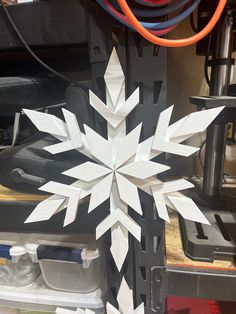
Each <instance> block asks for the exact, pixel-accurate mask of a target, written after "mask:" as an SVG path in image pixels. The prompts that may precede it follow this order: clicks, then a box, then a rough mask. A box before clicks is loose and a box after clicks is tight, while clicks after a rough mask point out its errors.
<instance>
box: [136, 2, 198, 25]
mask: <svg viewBox="0 0 236 314" xmlns="http://www.w3.org/2000/svg"><path fill="white" fill-rule="evenodd" d="M200 2H201V0H195V1H194V2H193V4H192V5H191V6H190V7H188V8H187V9H186V10H185V11H183V12H181V13H180V14H179V15H177V16H176V17H174V18H173V19H171V20H168V21H165V22H160V23H142V25H143V26H144V27H146V28H151V29H165V28H167V27H171V26H173V25H175V24H178V23H180V22H181V21H183V20H184V19H186V18H187V17H188V16H189V15H190V14H191V13H192V12H193V11H194V10H195V9H196V8H197V6H198V5H199V3H200Z"/></svg>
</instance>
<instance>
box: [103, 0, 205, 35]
mask: <svg viewBox="0 0 236 314" xmlns="http://www.w3.org/2000/svg"><path fill="white" fill-rule="evenodd" d="M97 2H98V3H99V4H100V5H101V6H102V7H103V8H104V9H105V10H106V11H107V12H109V13H110V14H111V15H112V16H113V17H115V18H116V19H118V20H119V21H120V22H121V23H123V24H125V25H126V26H129V27H131V26H130V23H129V22H128V20H127V19H126V18H125V16H124V15H123V14H121V13H119V12H118V11H117V10H116V9H115V8H114V7H113V6H112V5H111V3H110V2H109V1H108V0H97ZM200 2H201V0H194V1H193V4H192V5H191V6H189V7H188V8H187V9H186V10H185V11H183V12H181V13H180V14H179V15H177V16H176V17H175V18H173V19H171V20H168V21H165V22H159V23H148V22H142V21H140V23H141V25H142V26H143V27H145V28H148V29H152V30H153V29H158V30H164V29H168V28H170V27H172V26H175V25H177V24H178V23H179V22H181V21H183V20H184V19H185V18H186V17H188V16H189V14H191V13H192V12H193V11H194V10H195V9H196V8H197V6H198V5H199V3H200ZM187 3H188V1H187ZM166 33H167V32H165V33H164V34H166ZM154 34H155V35H157V36H158V33H154Z"/></svg>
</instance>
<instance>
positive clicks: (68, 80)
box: [0, 0, 88, 91]
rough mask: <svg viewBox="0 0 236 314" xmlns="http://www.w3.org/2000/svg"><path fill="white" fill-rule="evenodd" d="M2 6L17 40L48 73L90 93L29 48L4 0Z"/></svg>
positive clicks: (1, 2)
mask: <svg viewBox="0 0 236 314" xmlns="http://www.w3.org/2000/svg"><path fill="white" fill-rule="evenodd" d="M0 4H1V6H2V8H3V12H4V14H5V16H6V17H7V20H8V21H9V24H10V25H11V27H12V29H13V30H14V32H15V34H16V35H17V38H18V39H19V41H20V42H21V44H22V46H23V47H24V48H25V49H26V50H27V51H28V52H29V54H30V55H31V56H32V57H33V58H34V59H35V60H36V61H37V62H38V63H39V64H40V65H41V66H42V67H44V68H45V69H46V70H47V71H49V72H51V73H53V74H54V75H55V76H57V77H58V78H60V79H62V80H64V81H66V82H67V83H69V84H73V85H76V86H78V87H80V88H81V89H83V90H84V91H88V88H87V87H86V86H84V85H83V84H81V83H79V82H76V81H74V80H71V79H69V78H68V77H66V76H65V75H63V74H61V73H59V72H57V71H56V70H54V69H53V68H51V67H50V66H48V65H47V64H46V63H45V62H43V61H42V60H41V59H40V58H39V57H38V56H37V55H36V54H35V53H34V52H33V50H32V49H31V48H30V47H29V45H28V44H27V42H26V41H25V39H24V37H23V36H22V35H21V33H20V31H19V29H18V27H17V26H16V24H15V22H14V21H13V19H12V17H11V15H10V14H9V12H8V10H7V8H6V6H5V5H4V3H3V0H0Z"/></svg>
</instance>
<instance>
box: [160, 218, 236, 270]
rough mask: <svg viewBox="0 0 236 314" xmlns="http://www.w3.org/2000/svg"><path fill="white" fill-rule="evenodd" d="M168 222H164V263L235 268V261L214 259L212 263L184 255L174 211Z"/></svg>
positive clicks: (223, 268)
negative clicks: (194, 259)
mask: <svg viewBox="0 0 236 314" xmlns="http://www.w3.org/2000/svg"><path fill="white" fill-rule="evenodd" d="M170 221H171V222H170V223H166V227H165V242H166V264H167V265H168V266H182V267H195V268H211V269H221V270H225V269H227V270H235V271H236V261H233V260H227V261H223V260H222V261H220V260H215V261H214V262H213V263H207V262H197V261H192V260H191V259H189V258H188V257H187V256H185V254H184V251H183V246H182V241H181V236H180V229H179V221H178V217H177V214H176V213H173V214H171V215H170Z"/></svg>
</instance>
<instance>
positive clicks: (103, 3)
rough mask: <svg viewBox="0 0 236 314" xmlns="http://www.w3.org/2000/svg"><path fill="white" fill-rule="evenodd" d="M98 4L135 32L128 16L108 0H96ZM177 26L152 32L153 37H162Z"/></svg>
mask: <svg viewBox="0 0 236 314" xmlns="http://www.w3.org/2000/svg"><path fill="white" fill-rule="evenodd" d="M96 1H97V3H98V4H100V5H101V7H102V8H104V9H105V10H106V11H107V12H108V13H110V14H111V15H112V16H113V17H114V18H116V19H117V20H119V21H120V22H121V23H122V24H124V25H125V26H127V27H129V28H130V29H132V30H134V28H133V27H132V25H131V24H130V23H129V21H128V19H127V17H126V16H124V15H123V14H121V13H120V12H118V11H117V10H116V9H115V8H114V7H113V6H112V5H111V4H110V2H108V0H96ZM175 27H176V25H172V26H171V27H168V28H166V29H163V30H151V32H152V34H153V35H156V36H162V35H165V34H167V33H168V32H170V31H172V30H173V29H174V28H175Z"/></svg>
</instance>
